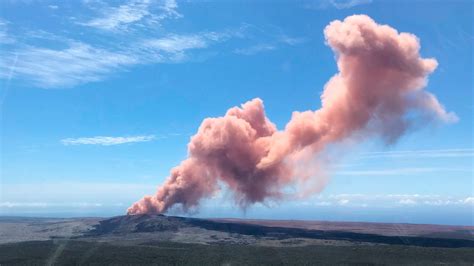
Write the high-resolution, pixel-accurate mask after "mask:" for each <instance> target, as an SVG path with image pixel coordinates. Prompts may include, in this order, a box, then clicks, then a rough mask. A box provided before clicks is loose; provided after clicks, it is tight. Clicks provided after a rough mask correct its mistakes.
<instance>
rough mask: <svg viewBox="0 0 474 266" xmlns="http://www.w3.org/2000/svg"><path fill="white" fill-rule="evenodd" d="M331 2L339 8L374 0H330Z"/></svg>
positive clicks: (368, 2)
mask: <svg viewBox="0 0 474 266" xmlns="http://www.w3.org/2000/svg"><path fill="white" fill-rule="evenodd" d="M329 3H330V4H331V5H332V6H333V7H335V8H337V9H346V8H351V7H355V6H358V5H364V4H370V3H372V0H329Z"/></svg>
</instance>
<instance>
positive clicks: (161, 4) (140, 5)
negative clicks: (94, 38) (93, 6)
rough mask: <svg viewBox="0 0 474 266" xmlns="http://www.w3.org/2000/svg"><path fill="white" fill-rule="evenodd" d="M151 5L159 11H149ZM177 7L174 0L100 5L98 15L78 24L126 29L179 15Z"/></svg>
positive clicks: (144, 0)
mask: <svg viewBox="0 0 474 266" xmlns="http://www.w3.org/2000/svg"><path fill="white" fill-rule="evenodd" d="M152 7H153V8H154V9H157V10H159V13H158V14H155V13H153V12H151V11H150V9H151V8H152ZM177 7H178V5H177V3H176V1H174V0H164V1H152V0H132V1H127V2H126V3H125V4H122V5H119V6H117V7H111V6H106V7H102V8H100V9H99V10H98V11H99V13H100V16H99V17H97V18H94V19H91V20H89V21H86V22H80V23H78V24H80V25H83V26H89V27H94V28H98V29H101V30H108V31H118V30H127V29H128V28H129V27H130V26H132V25H133V24H136V23H139V22H143V23H145V24H159V22H160V21H162V20H164V19H167V18H173V17H180V16H181V15H180V14H179V13H178V12H177Z"/></svg>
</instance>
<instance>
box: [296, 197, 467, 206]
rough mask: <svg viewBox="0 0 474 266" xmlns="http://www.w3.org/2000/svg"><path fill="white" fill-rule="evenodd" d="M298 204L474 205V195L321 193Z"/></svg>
mask: <svg viewBox="0 0 474 266" xmlns="http://www.w3.org/2000/svg"><path fill="white" fill-rule="evenodd" d="M298 204H303V205H305V206H307V205H314V206H349V207H351V206H352V207H383V208H387V207H408V206H459V207H462V206H473V207H474V197H472V196H468V197H453V196H442V195H429V194H427V195H421V194H375V195H373V194H331V195H327V196H322V195H319V196H317V197H312V198H311V199H309V200H306V201H301V202H298Z"/></svg>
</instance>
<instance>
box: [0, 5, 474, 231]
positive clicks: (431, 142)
mask: <svg viewBox="0 0 474 266" xmlns="http://www.w3.org/2000/svg"><path fill="white" fill-rule="evenodd" d="M0 7H1V8H0V47H1V49H0V53H1V57H0V96H1V98H0V107H1V109H0V119H1V125H0V134H1V143H0V145H1V151H0V152H1V153H0V157H1V165H0V170H1V172H0V178H1V179H0V185H1V190H0V193H1V194H0V213H1V214H3V215H41V216H45V215H46V216H61V215H68V216H70V215H72V216H81V215H103V216H107V215H118V214H123V213H125V210H126V208H127V207H128V206H129V205H130V204H131V203H133V202H134V201H136V200H138V199H139V198H140V197H142V196H143V195H144V194H152V193H154V191H155V189H156V187H157V185H159V184H161V183H162V181H163V180H164V179H165V178H166V176H168V173H169V170H170V169H171V168H172V167H174V166H175V165H177V164H178V163H179V162H180V161H181V160H182V159H184V158H185V157H186V144H187V142H188V140H189V138H190V136H191V135H192V134H193V133H194V132H196V130H197V128H198V126H199V124H200V123H201V121H202V120H203V119H204V118H206V117H212V116H220V115H223V114H224V113H225V111H226V110H227V109H228V108H230V107H232V106H236V105H240V104H241V103H243V102H245V101H247V100H249V99H252V98H254V97H260V98H261V99H262V100H263V101H264V103H265V108H266V112H267V115H268V116H269V118H270V119H272V121H273V122H275V123H276V124H277V126H278V127H279V128H283V127H284V125H285V124H286V122H287V121H288V120H289V118H290V116H291V112H292V111H295V110H300V111H303V110H315V109H317V108H319V107H320V100H319V96H320V94H321V92H322V89H323V86H324V84H325V83H326V82H327V81H328V80H329V78H330V77H331V76H332V75H334V74H335V73H336V72H337V67H336V64H335V60H334V54H333V52H332V51H331V49H330V48H329V47H328V46H326V45H325V42H324V35H323V29H324V27H325V26H326V25H327V24H328V23H329V22H331V21H333V20H335V19H343V18H345V17H346V16H348V15H353V14H367V15H369V16H371V17H372V18H373V19H374V20H375V21H377V22H378V23H381V24H388V25H390V26H392V27H394V28H396V29H397V30H399V31H405V32H411V33H414V34H415V35H417V36H418V38H419V39H420V42H421V54H422V56H423V57H434V58H436V59H437V60H438V62H439V67H438V69H437V70H436V71H435V73H433V74H432V75H431V76H430V80H429V85H428V90H429V91H431V92H432V93H434V94H435V95H436V96H437V97H438V99H439V100H440V102H442V103H443V104H444V105H445V107H446V109H447V110H448V111H452V112H455V113H456V115H457V116H458V117H459V118H460V120H459V122H457V123H455V124H450V125H429V126H426V127H420V128H421V129H420V130H417V131H415V132H410V133H409V134H408V135H406V136H404V137H403V138H402V139H401V140H400V141H399V142H398V143H396V144H394V145H392V146H389V147H385V146H383V145H381V143H379V142H377V141H367V142H364V143H361V144H360V145H357V146H356V147H354V149H353V150H352V152H351V153H349V154H346V155H345V156H343V157H342V158H341V160H340V161H339V162H338V163H337V165H336V166H335V167H334V169H332V171H331V178H330V181H329V184H328V185H327V187H326V189H325V190H324V191H323V192H322V193H321V194H318V195H314V196H311V197H309V198H305V199H292V200H288V201H281V202H268V203H266V204H265V205H261V204H257V205H256V206H252V207H250V208H249V209H248V210H247V211H246V212H243V211H241V210H239V209H238V208H236V207H235V206H233V205H232V201H231V197H230V196H229V195H226V194H225V193H223V194H222V195H218V196H216V197H218V198H213V199H208V200H206V201H205V202H204V204H203V206H202V207H201V209H200V210H199V212H198V213H195V215H200V216H233V217H260V218H282V219H284V218H298V219H328V220H361V221H394V222H421V223H445V224H471V225H472V224H473V217H472V212H473V206H474V198H473V190H474V186H473V156H474V148H473V75H472V73H473V63H472V58H473V36H474V35H473V26H472V25H473V23H472V22H473V13H472V12H473V11H472V10H473V4H472V2H470V1H456V2H454V3H451V2H447V1H444V3H443V2H429V1H416V2H413V1H404V2H400V3H396V4H395V3H394V2H392V1H389V2H387V1H362V0H360V1H357V0H350V1H320V2H315V1H279V2H276V3H269V2H267V1H256V2H250V1H223V2H221V1H183V2H174V1H151V2H150V3H147V2H146V1H131V0H130V1H128V0H127V1H111V2H109V1H96V0H83V1H67V2H64V1H33V0H32V1H27V0H25V1H21V0H18V1H13V0H10V1H8V0H7V1H2V3H1V4H0Z"/></svg>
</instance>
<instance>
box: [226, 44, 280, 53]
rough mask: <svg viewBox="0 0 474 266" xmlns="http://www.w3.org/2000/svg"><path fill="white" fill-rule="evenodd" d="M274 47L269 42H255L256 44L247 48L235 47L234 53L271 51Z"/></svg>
mask: <svg viewBox="0 0 474 266" xmlns="http://www.w3.org/2000/svg"><path fill="white" fill-rule="evenodd" d="M275 49H276V47H275V46H274V45H271V44H257V45H254V46H250V47H247V48H239V49H235V50H234V53H236V54H241V55H254V54H257V53H260V52H265V51H272V50H275Z"/></svg>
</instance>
